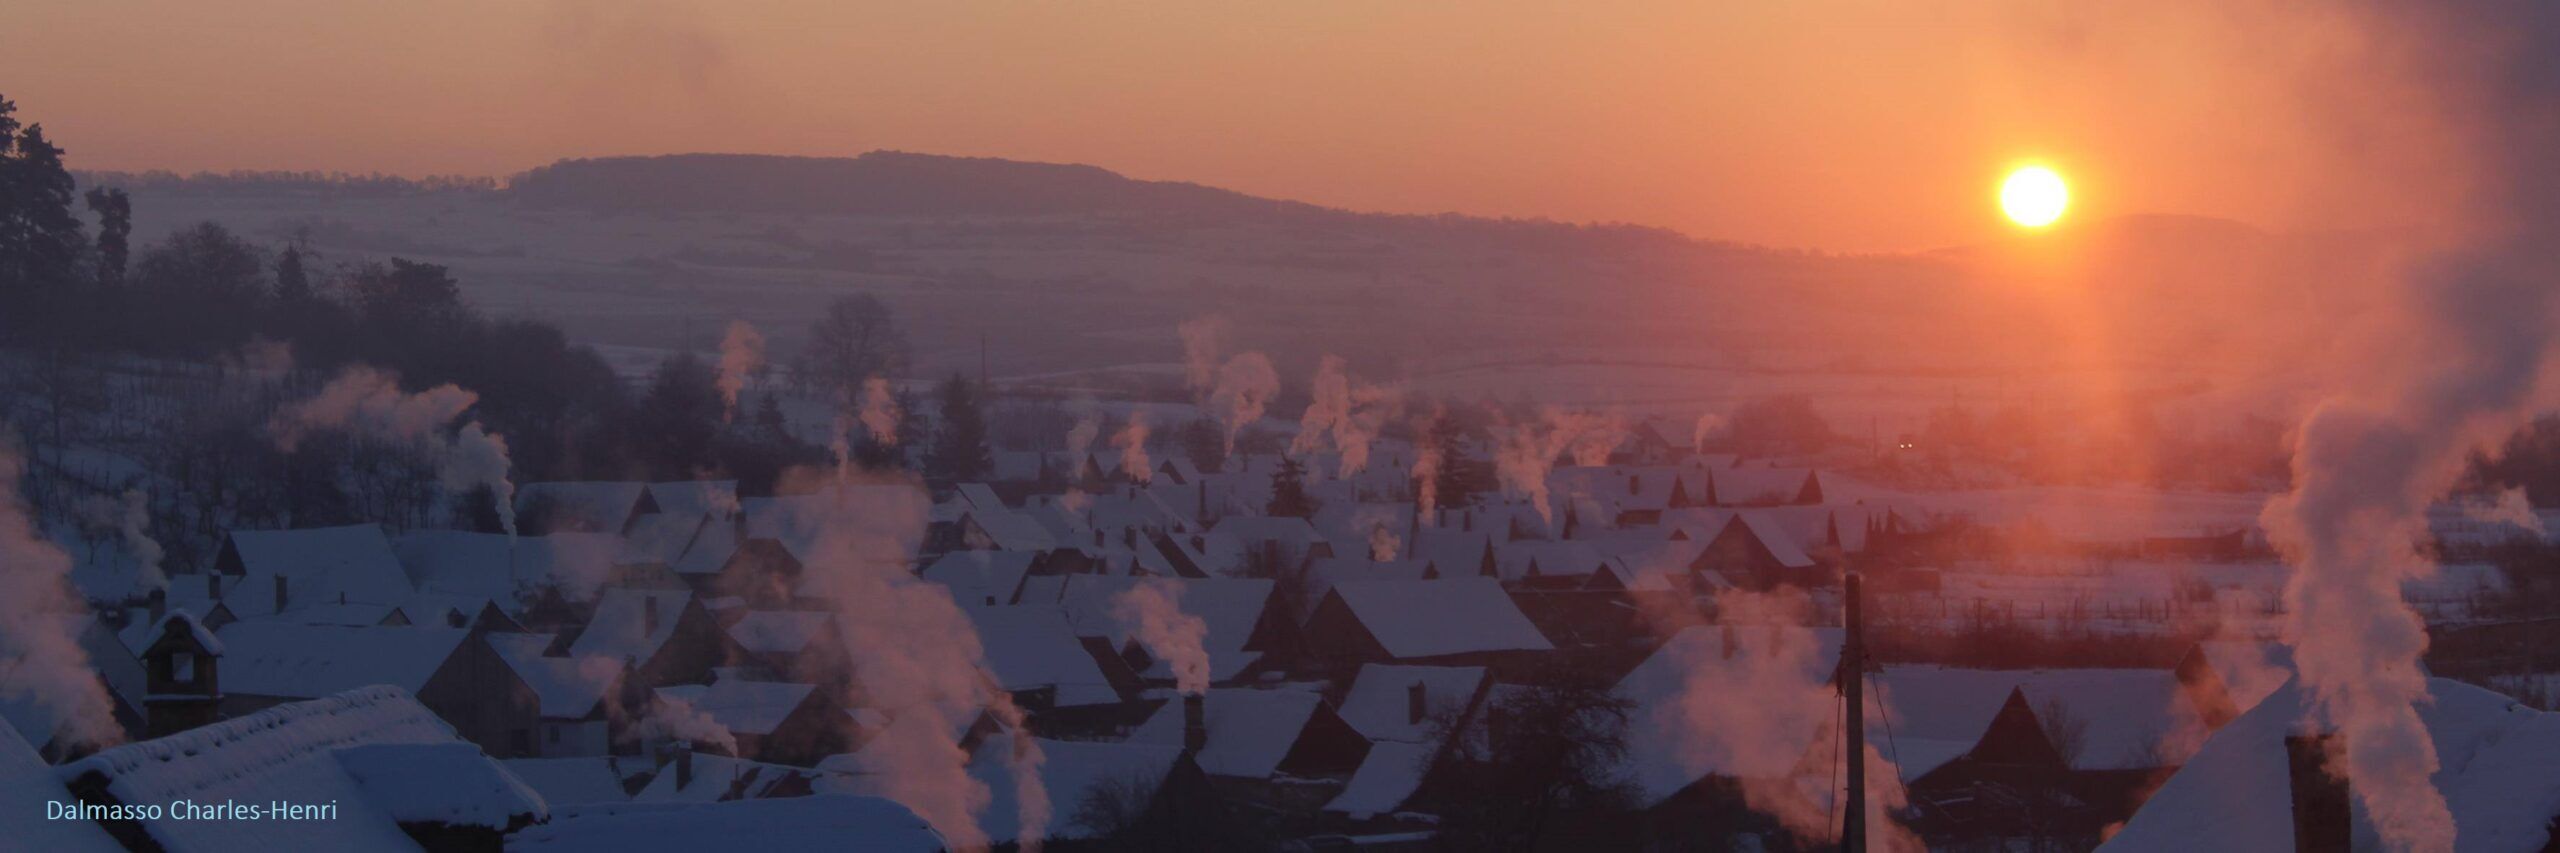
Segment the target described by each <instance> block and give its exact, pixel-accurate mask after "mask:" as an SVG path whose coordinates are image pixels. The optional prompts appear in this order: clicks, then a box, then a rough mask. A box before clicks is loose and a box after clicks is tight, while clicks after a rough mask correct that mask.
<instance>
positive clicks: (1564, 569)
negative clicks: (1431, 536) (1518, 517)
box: [1467, 539, 1609, 581]
mask: <svg viewBox="0 0 2560 853" xmlns="http://www.w3.org/2000/svg"><path fill="white" fill-rule="evenodd" d="M1493 559H1494V567H1495V570H1496V571H1498V572H1500V573H1501V574H1502V579H1503V580H1507V581H1517V580H1521V579H1524V578H1529V577H1545V578H1577V577H1587V576H1589V575H1590V574H1591V573H1592V572H1596V571H1599V570H1600V568H1601V567H1602V566H1605V565H1608V563H1609V558H1608V556H1607V555H1605V554H1603V553H1601V551H1600V549H1599V548H1598V547H1595V546H1594V545H1593V543H1591V542H1588V541H1584V540H1580V539H1563V540H1547V539H1523V540H1521V541H1518V542H1506V543H1503V544H1501V545H1497V546H1494V549H1493ZM1533 570H1534V571H1533ZM1467 574H1470V575H1472V574H1474V572H1468V573H1467Z"/></svg>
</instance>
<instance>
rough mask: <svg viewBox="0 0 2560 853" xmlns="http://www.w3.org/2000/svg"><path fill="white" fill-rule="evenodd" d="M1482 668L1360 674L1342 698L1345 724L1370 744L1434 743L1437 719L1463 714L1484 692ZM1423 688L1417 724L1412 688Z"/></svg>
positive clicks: (1379, 666) (1384, 668)
mask: <svg viewBox="0 0 2560 853" xmlns="http://www.w3.org/2000/svg"><path fill="white" fill-rule="evenodd" d="M1484 682H1485V673H1484V667H1480V666H1403V665H1398V664H1383V663H1373V664H1369V665H1367V666H1363V667H1361V668H1360V674H1359V675H1358V676H1355V677H1353V678H1352V680H1351V691H1350V692H1349V693H1346V694H1344V695H1343V697H1342V707H1341V708H1340V709H1338V712H1339V713H1340V714H1341V715H1342V721H1343V722H1346V723H1350V724H1351V728H1352V729H1354V730H1356V731H1358V732H1360V734H1361V736H1363V737H1366V738H1368V739H1370V740H1372V741H1397V742H1402V743H1425V742H1435V741H1434V740H1433V738H1434V737H1435V734H1436V732H1435V728H1436V727H1438V726H1440V725H1441V724H1442V723H1441V722H1440V721H1435V720H1434V719H1433V718H1434V717H1436V716H1441V715H1446V714H1465V713H1467V712H1469V711H1471V710H1473V708H1474V707H1475V702H1476V697H1477V694H1479V693H1482V692H1483V690H1484ZM1416 685H1420V686H1421V688H1422V709H1421V710H1422V718H1421V719H1419V720H1416V719H1414V715H1413V711H1414V708H1413V704H1412V703H1413V688H1414V687H1415V686H1416Z"/></svg>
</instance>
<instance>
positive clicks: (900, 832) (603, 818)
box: [507, 794, 945, 853]
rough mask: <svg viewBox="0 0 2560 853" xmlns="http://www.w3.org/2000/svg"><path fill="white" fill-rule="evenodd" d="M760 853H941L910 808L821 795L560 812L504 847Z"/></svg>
mask: <svg viewBox="0 0 2560 853" xmlns="http://www.w3.org/2000/svg"><path fill="white" fill-rule="evenodd" d="M741 844H752V845H753V849H755V850H756V851H757V853H937V851H941V850H943V849H945V845H944V844H943V841H942V836H941V835H939V834H937V833H935V832H934V831H933V829H932V828H931V827H928V826H926V825H925V822H924V820H923V819H921V818H918V817H916V815H915V813H914V812H911V811H908V810H907V807H905V806H902V805H899V804H897V803H894V802H890V801H888V800H885V799H881V798H878V797H857V796H851V795H847V794H821V795H817V796H809V797H785V798H781V799H755V800H731V801H728V802H721V803H700V804H691V803H687V804H671V805H655V804H650V805H642V804H624V805H610V806H589V807H579V808H571V809H563V810H561V811H560V812H559V813H558V814H556V815H554V816H553V817H552V819H551V822H549V823H546V824H543V825H540V826H533V827H527V828H526V829H525V830H524V831H522V832H518V833H516V834H515V835H513V836H510V837H508V839H507V849H509V850H515V851H522V853H631V851H634V850H723V849H730V848H735V847H738V846H740V845H741Z"/></svg>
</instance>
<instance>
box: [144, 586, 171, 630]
mask: <svg viewBox="0 0 2560 853" xmlns="http://www.w3.org/2000/svg"><path fill="white" fill-rule="evenodd" d="M143 600H145V601H149V602H151V624H153V625H158V624H160V618H161V617H164V616H167V615H169V590H167V589H166V588H160V589H153V590H152V591H151V593H150V594H149V595H146V596H143Z"/></svg>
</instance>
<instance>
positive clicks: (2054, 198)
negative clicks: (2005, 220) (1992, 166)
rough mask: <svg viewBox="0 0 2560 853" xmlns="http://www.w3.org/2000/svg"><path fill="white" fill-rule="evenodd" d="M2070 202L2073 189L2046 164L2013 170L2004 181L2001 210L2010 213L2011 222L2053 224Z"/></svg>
mask: <svg viewBox="0 0 2560 853" xmlns="http://www.w3.org/2000/svg"><path fill="white" fill-rule="evenodd" d="M2070 205H2071V188H2070V187H2068V186H2065V185H2064V184H2063V183H2062V176H2061V175H2058V174H2055V173H2054V171H2053V170H2052V169H2047V168H2045V167H2043V166H2028V167H2025V168H2022V169H2019V170H2017V171H2014V172H2010V173H2009V177H2008V179H2007V180H2004V181H2001V182H2000V210H2001V211H2002V212H2005V213H2007V214H2009V221H2011V222H2016V223H2018V224H2020V225H2024V226H2026V227H2029V228H2042V227H2044V226H2047V225H2051V224H2053V221H2054V220H2056V219H2060V218H2062V211H2063V209H2064V208H2066V207H2069V206H2070Z"/></svg>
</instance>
